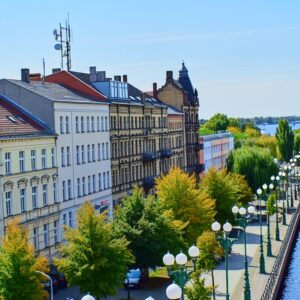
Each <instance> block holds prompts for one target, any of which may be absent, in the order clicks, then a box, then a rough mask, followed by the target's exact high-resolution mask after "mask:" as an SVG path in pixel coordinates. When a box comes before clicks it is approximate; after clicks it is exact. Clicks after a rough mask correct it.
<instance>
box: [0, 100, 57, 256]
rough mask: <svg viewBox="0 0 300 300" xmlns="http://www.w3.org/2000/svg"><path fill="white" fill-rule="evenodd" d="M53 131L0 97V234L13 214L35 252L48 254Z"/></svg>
mask: <svg viewBox="0 0 300 300" xmlns="http://www.w3.org/2000/svg"><path fill="white" fill-rule="evenodd" d="M59 211H60V203H59V201H58V194H57V168H56V134H55V133H54V132H53V131H52V130H50V129H49V128H48V127H47V126H46V125H45V124H43V123H42V122H40V121H39V120H37V119H36V118H35V117H34V116H32V115H31V114H29V113H28V112H27V111H26V110H24V109H23V108H22V107H20V106H19V105H17V104H16V103H14V102H13V101H12V100H10V99H8V98H7V97H4V96H3V95H0V238H2V236H3V234H4V233H5V228H6V227H7V225H8V223H9V222H10V221H11V220H12V219H13V218H16V217H17V218H18V220H19V221H20V223H21V224H22V225H23V226H24V227H25V228H27V229H28V231H29V237H30V241H31V243H32V244H33V245H34V246H35V249H36V251H39V252H41V253H42V254H43V255H45V256H48V257H51V256H53V255H55V254H56V253H57V243H58V241H59V219H60V214H59Z"/></svg>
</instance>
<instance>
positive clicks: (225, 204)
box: [199, 168, 252, 223]
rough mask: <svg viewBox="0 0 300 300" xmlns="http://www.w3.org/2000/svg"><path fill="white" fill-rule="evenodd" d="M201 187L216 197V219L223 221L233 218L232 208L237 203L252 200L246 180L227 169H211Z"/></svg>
mask: <svg viewBox="0 0 300 300" xmlns="http://www.w3.org/2000/svg"><path fill="white" fill-rule="evenodd" d="M199 187H200V190H201V191H204V192H207V193H208V194H209V196H210V197H211V198H213V199H215V201H216V211H217V214H216V219H217V220H218V221H219V222H222V223H225V222H226V220H232V219H233V214H232V212H231V208H232V207H233V206H234V205H235V204H236V203H240V204H243V203H248V201H249V200H251V194H252V193H251V190H250V188H249V186H248V184H247V182H246V180H245V179H244V178H243V177H242V176H240V175H238V174H227V173H226V171H225V170H221V171H217V170H216V169H215V168H211V169H209V171H208V173H207V174H206V175H204V176H203V177H202V181H201V184H200V186H199Z"/></svg>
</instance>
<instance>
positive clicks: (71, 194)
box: [0, 69, 112, 238]
mask: <svg viewBox="0 0 300 300" xmlns="http://www.w3.org/2000/svg"><path fill="white" fill-rule="evenodd" d="M28 74H29V70H28V69H23V70H22V80H7V79H3V80H0V93H3V94H5V95H6V96H8V97H10V98H11V99H13V100H14V101H15V102H17V103H18V104H20V105H22V106H23V107H25V108H26V109H27V110H28V111H30V112H31V113H32V114H33V115H35V116H36V117H37V118H39V119H40V120H42V121H43V122H44V123H46V124H47V126H48V127H50V128H51V129H52V130H53V131H54V132H55V133H56V134H57V143H56V147H57V166H58V179H57V190H58V202H59V203H60V210H61V211H60V224H61V234H62V233H63V230H62V225H63V224H67V225H69V226H76V213H77V209H78V208H79V207H80V206H81V205H82V203H83V202H84V201H85V200H87V199H89V200H90V201H91V202H92V203H93V205H94V207H95V208H96V209H97V210H98V211H103V210H105V209H108V211H109V213H110V214H112V190H111V157H110V132H109V130H110V128H109V127H110V126H109V104H108V102H107V100H106V97H105V96H103V95H102V94H100V93H99V92H97V91H96V90H94V89H91V87H89V86H88V85H86V84H85V83H84V82H82V81H80V80H78V78H76V77H75V76H72V75H70V74H69V73H67V72H64V71H62V73H60V74H59V73H58V75H60V77H61V78H65V80H66V82H67V83H66V84H65V85H64V86H63V85H59V84H55V83H49V82H41V81H30V80H29V76H28ZM45 81H55V80H54V78H52V77H49V78H47V77H46V78H45ZM67 86H68V88H67ZM71 88H72V89H71ZM75 88H77V91H74V89H75ZM88 93H90V95H87V94H88ZM61 238H62V235H61Z"/></svg>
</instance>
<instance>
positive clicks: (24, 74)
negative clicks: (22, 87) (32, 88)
mask: <svg viewBox="0 0 300 300" xmlns="http://www.w3.org/2000/svg"><path fill="white" fill-rule="evenodd" d="M21 80H22V81H24V82H29V69H21Z"/></svg>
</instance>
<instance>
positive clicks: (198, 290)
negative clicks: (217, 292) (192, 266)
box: [185, 271, 212, 300]
mask: <svg viewBox="0 0 300 300" xmlns="http://www.w3.org/2000/svg"><path fill="white" fill-rule="evenodd" d="M200 276H201V272H200V271H196V272H195V273H193V275H192V280H191V286H187V287H185V294H186V295H187V298H188V299H189V300H210V299H211V294H212V293H211V288H209V287H205V282H204V279H203V278H201V277H200Z"/></svg>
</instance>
